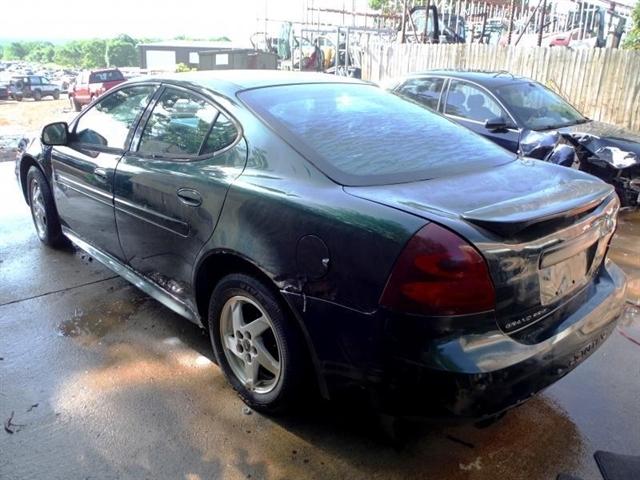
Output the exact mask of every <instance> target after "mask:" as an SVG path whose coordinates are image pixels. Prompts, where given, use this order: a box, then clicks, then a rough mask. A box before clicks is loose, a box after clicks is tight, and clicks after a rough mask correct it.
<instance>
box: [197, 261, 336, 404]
mask: <svg viewBox="0 0 640 480" xmlns="http://www.w3.org/2000/svg"><path fill="white" fill-rule="evenodd" d="M231 273H244V274H247V275H251V276H253V277H254V278H257V279H258V280H261V281H262V282H263V283H264V284H265V285H266V286H267V287H268V288H270V289H271V291H272V292H273V294H274V295H275V296H276V298H277V299H278V300H279V301H280V302H281V305H282V307H283V308H284V309H286V311H287V312H288V313H289V314H290V315H291V318H292V319H293V321H294V323H295V324H296V326H297V327H298V328H299V329H300V332H301V334H302V337H303V338H304V339H305V343H306V353H307V355H308V361H309V362H310V363H309V366H310V368H312V369H313V371H314V377H315V379H316V386H317V387H318V388H319V390H320V393H321V394H322V396H323V397H325V398H329V393H328V389H327V385H326V383H325V379H324V378H323V376H322V375H321V373H320V368H319V361H318V358H317V355H316V352H315V349H314V346H313V343H312V342H311V339H310V338H309V336H308V332H307V331H306V329H305V328H304V326H303V325H302V324H301V320H300V319H298V317H297V316H296V315H295V314H294V312H293V310H292V309H291V307H290V306H289V303H288V302H287V301H286V300H285V298H284V297H283V296H282V294H281V293H280V289H279V288H278V287H277V286H276V285H275V283H274V282H273V280H271V278H269V276H268V275H267V274H266V273H264V272H263V271H262V270H261V269H260V268H259V267H257V266H256V265H255V264H253V263H252V262H250V261H249V260H247V259H245V258H243V257H241V256H239V255H237V254H235V253H230V252H217V253H213V254H211V255H209V256H208V257H207V258H206V259H205V260H204V261H203V262H202V264H201V265H200V267H199V268H198V271H197V273H196V276H195V294H196V303H197V307H198V313H199V314H200V319H201V321H202V325H203V326H204V327H205V328H206V329H209V316H208V310H209V297H210V296H211V292H213V289H214V288H215V286H216V285H217V284H218V282H219V281H220V280H221V279H222V278H223V277H224V276H226V275H229V274H231Z"/></svg>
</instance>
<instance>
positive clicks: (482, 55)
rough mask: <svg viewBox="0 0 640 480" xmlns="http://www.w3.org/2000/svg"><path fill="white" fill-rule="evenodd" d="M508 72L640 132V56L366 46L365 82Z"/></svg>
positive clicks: (590, 114) (583, 51)
mask: <svg viewBox="0 0 640 480" xmlns="http://www.w3.org/2000/svg"><path fill="white" fill-rule="evenodd" d="M440 68H450V69H465V70H490V71H499V70H505V71H508V72H511V73H513V74H515V75H524V76H526V77H529V78H533V79H534V80H537V81H538V82H540V83H543V84H544V85H546V86H548V87H549V88H551V89H553V90H554V91H556V92H558V93H559V94H560V95H562V96H563V97H564V98H566V99H567V100H568V101H569V102H570V103H572V104H573V105H574V106H575V107H577V108H578V110H580V111H581V112H582V113H584V114H585V115H586V116H587V117H589V118H592V119H594V120H600V121H603V122H608V123H613V124H616V125H620V126H623V127H627V128H630V129H632V130H636V131H640V52H637V51H632V50H622V49H601V48H595V49H576V50H570V49H567V48H560V47H553V48H542V47H533V48H524V47H514V46H509V47H501V46H498V45H483V44H459V45H446V44H439V45H422V44H380V43H373V42H371V43H366V44H365V45H364V46H363V56H362V78H364V79H365V80H371V81H373V82H382V81H384V80H386V79H388V78H393V77H398V76H400V75H403V74H405V73H410V72H421V71H425V70H429V69H440Z"/></svg>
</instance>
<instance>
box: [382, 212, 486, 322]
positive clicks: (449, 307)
mask: <svg viewBox="0 0 640 480" xmlns="http://www.w3.org/2000/svg"><path fill="white" fill-rule="evenodd" d="M495 297H496V296H495V290H494V288H493V283H492V281H491V277H490V276H489V271H488V269H487V264H486V262H485V260H484V258H482V255H480V253H478V251H477V250H476V249H475V248H474V247H473V246H472V245H470V244H469V243H467V242H466V241H465V240H464V239H462V238H460V237H459V236H458V235H456V234H455V233H453V232H451V231H449V230H447V229H445V228H443V227H440V226H438V225H435V224H433V223H430V224H429V225H427V226H425V227H423V228H422V229H421V230H419V231H418V232H417V233H416V234H415V235H414V236H413V237H412V238H411V240H409V243H407V245H406V246H405V248H404V250H403V251H402V253H401V254H400V257H399V258H398V259H397V260H396V263H395V265H394V267H393V271H392V272H391V275H390V276H389V280H388V281H387V285H386V286H385V288H384V291H383V292H382V296H381V298H380V304H381V305H383V306H384V307H387V308H389V309H392V310H396V311H400V312H404V313H415V314H422V315H465V314H470V313H479V312H485V311H488V310H493V309H495V304H496V300H495Z"/></svg>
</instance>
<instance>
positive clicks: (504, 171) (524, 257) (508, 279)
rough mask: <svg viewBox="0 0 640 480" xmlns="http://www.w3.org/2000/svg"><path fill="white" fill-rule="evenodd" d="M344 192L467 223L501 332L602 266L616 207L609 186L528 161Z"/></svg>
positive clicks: (535, 317) (562, 298)
mask: <svg viewBox="0 0 640 480" xmlns="http://www.w3.org/2000/svg"><path fill="white" fill-rule="evenodd" d="M345 191H347V192H348V193H350V194H352V195H355V196H358V197H361V198H365V199H369V200H371V201H374V202H377V203H381V204H385V205H388V206H390V207H393V208H397V209H400V210H404V211H407V212H409V213H412V214H415V215H418V216H421V217H424V218H425V219H428V220H435V221H438V220H440V221H441V222H442V223H445V224H447V223H450V224H451V225H455V224H456V222H460V221H462V222H464V223H465V224H466V225H467V226H470V227H473V229H472V231H473V232H475V234H474V235H473V236H475V238H467V240H470V241H472V243H473V244H474V245H475V247H476V248H477V249H478V250H480V252H481V253H482V254H483V256H484V257H485V260H486V261H487V264H488V267H489V271H490V274H491V277H492V280H493V282H494V286H495V289H496V319H497V322H498V324H499V326H500V328H501V329H502V330H503V331H505V332H507V333H515V332H518V331H520V330H522V329H523V328H526V327H527V326H529V325H531V324H533V323H536V322H537V321H539V320H541V319H543V318H547V317H548V316H549V315H552V314H553V312H554V311H557V310H558V308H559V307H560V306H561V305H563V304H564V303H566V302H567V301H568V300H569V299H570V298H571V297H572V296H574V295H575V294H577V292H578V291H580V290H582V289H584V287H585V286H586V285H587V284H588V283H589V280H590V279H591V278H592V277H593V275H594V274H595V272H596V271H597V269H598V268H599V266H600V265H601V263H602V260H603V258H604V254H605V252H606V248H607V245H608V242H609V238H610V237H611V235H612V233H613V230H614V227H615V211H616V210H617V198H616V197H615V195H614V194H613V188H612V187H611V186H610V185H607V184H606V183H604V182H602V181H600V180H598V179H596V178H594V177H591V176H589V175H586V174H583V173H582V172H578V171H575V170H572V169H568V168H565V167H558V166H556V165H552V164H548V163H544V162H539V161H531V160H525V161H516V162H512V163H509V164H506V165H502V166H499V167H496V168H493V169H490V170H486V171H476V172H470V173H468V174H460V175H455V176H451V177H444V178H438V179H434V180H428V181H421V182H413V183H408V184H398V185H385V186H372V187H345ZM447 219H451V220H453V223H451V222H447ZM458 224H459V223H458ZM478 227H480V228H479V229H478ZM466 230H467V233H468V229H466ZM457 233H458V234H462V235H464V232H462V231H458V232H457Z"/></svg>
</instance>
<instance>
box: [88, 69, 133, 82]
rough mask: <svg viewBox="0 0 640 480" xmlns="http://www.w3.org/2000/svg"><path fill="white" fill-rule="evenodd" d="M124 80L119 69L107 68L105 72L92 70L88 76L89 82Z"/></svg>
mask: <svg viewBox="0 0 640 480" xmlns="http://www.w3.org/2000/svg"><path fill="white" fill-rule="evenodd" d="M117 80H124V77H123V76H122V73H120V70H107V71H105V72H93V73H92V74H91V75H90V76H89V83H101V82H113V81H117Z"/></svg>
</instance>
